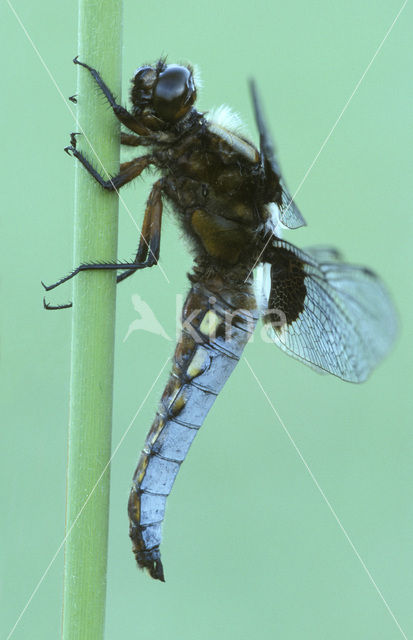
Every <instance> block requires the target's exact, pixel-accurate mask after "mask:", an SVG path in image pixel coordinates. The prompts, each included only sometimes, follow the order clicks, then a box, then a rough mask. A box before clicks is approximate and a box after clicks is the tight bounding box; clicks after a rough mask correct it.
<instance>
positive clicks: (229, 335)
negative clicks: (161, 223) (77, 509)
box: [128, 282, 258, 580]
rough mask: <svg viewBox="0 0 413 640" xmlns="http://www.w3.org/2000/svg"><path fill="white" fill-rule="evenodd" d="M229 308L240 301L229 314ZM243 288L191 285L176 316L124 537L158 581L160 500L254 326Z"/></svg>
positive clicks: (254, 313) (249, 292)
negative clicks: (178, 325)
mask: <svg viewBox="0 0 413 640" xmlns="http://www.w3.org/2000/svg"><path fill="white" fill-rule="evenodd" d="M235 302H237V303H239V302H242V304H243V308H242V309H237V308H236V306H235ZM257 317H258V316H257V309H256V303H255V297H254V295H253V293H252V290H251V287H250V284H249V283H247V284H246V285H244V291H241V292H240V291H239V290H238V291H237V293H236V294H234V293H233V292H230V289H229V288H228V289H225V290H224V291H220V294H218V293H217V292H215V291H214V292H213V291H211V290H209V289H207V288H206V287H205V285H203V284H202V283H200V282H198V283H196V284H194V285H193V287H192V288H191V290H190V292H189V294H188V297H187V300H186V302H185V305H184V310H183V318H182V320H183V328H182V333H181V336H180V339H179V342H178V345H177V347H176V350H175V354H174V359H173V368H172V373H171V375H170V377H169V380H168V383H167V385H166V388H165V390H164V393H163V395H162V399H161V402H160V405H159V408H158V412H157V414H156V417H155V420H154V422H153V424H152V427H151V429H150V431H149V433H148V436H147V438H146V443H145V447H144V449H143V451H142V454H141V457H140V460H139V463H138V466H137V468H136V471H135V474H134V477H133V484H132V489H131V493H130V498H129V506H128V512H129V518H130V533H129V535H130V537H131V539H132V542H133V551H134V553H135V556H136V560H137V563H138V565H139V566H140V567H141V568H146V569H147V570H148V571H149V573H150V575H151V576H152V577H153V578H156V579H158V580H164V574H163V567H162V562H161V559H160V551H159V546H160V543H161V526H162V521H163V519H164V515H165V505H166V499H167V497H168V495H169V493H170V491H171V489H172V485H173V483H174V480H175V477H176V475H177V473H178V471H179V467H180V465H181V463H182V462H183V460H184V459H185V457H186V454H187V452H188V450H189V447H190V446H191V444H192V441H193V440H194V438H195V436H196V434H197V432H198V430H199V428H200V427H201V426H202V424H203V422H204V420H205V417H206V415H207V413H208V411H209V410H210V408H211V406H212V404H213V403H214V400H215V398H216V396H217V395H218V393H219V392H220V390H221V389H222V387H223V386H224V384H225V382H226V380H227V379H228V377H229V376H230V374H231V373H232V371H233V370H234V368H235V366H236V364H237V362H238V360H239V358H240V356H241V353H242V351H243V350H244V347H245V345H246V344H247V342H248V340H249V338H250V336H251V334H252V332H253V331H254V328H255V325H256V322H257Z"/></svg>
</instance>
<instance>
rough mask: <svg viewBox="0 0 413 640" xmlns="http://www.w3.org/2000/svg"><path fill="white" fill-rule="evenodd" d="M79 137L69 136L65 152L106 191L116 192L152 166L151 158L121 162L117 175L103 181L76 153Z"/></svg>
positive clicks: (79, 152) (84, 159)
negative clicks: (81, 165) (68, 143)
mask: <svg viewBox="0 0 413 640" xmlns="http://www.w3.org/2000/svg"><path fill="white" fill-rule="evenodd" d="M77 135H80V134H79V133H71V134H70V145H69V146H67V147H65V151H66V153H67V154H68V155H70V153H73V155H74V156H75V158H77V159H78V160H79V162H81V163H82V164H83V166H84V167H85V169H86V170H87V171H88V172H89V173H90V175H91V176H93V178H95V180H96V181H97V182H99V184H100V185H101V186H102V187H103V188H104V189H107V190H108V191H117V190H118V189H120V188H121V187H123V186H124V185H125V184H127V183H128V182H130V181H131V180H133V179H134V178H137V177H138V176H140V174H141V173H142V171H144V169H147V167H149V165H150V164H154V159H153V157H152V156H150V155H147V156H139V157H138V158H134V159H133V160H130V162H122V164H121V165H120V169H119V173H118V174H117V175H116V176H113V177H112V178H110V179H109V180H105V178H103V177H102V176H101V175H100V173H99V172H98V171H97V170H96V169H95V167H94V166H93V165H92V164H91V163H90V162H89V160H88V159H87V158H86V156H84V155H83V153H82V152H81V151H78V150H77V148H76V136H77Z"/></svg>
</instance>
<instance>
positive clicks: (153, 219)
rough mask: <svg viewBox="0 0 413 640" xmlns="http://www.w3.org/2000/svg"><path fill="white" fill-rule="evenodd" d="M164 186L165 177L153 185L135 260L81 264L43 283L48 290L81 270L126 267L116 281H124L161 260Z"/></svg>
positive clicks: (63, 306)
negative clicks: (63, 274)
mask: <svg viewBox="0 0 413 640" xmlns="http://www.w3.org/2000/svg"><path fill="white" fill-rule="evenodd" d="M162 186H163V179H162V178H161V179H160V180H157V181H156V182H155V184H154V185H153V187H152V190H151V193H150V194H149V198H148V200H147V204H146V209H145V216H144V219H143V225H142V231H141V239H140V242H139V247H138V251H137V253H136V257H135V260H134V261H133V262H94V263H85V264H80V265H79V266H78V267H76V269H74V270H73V271H72V272H71V273H69V275H67V276H65V277H64V278H61V279H60V280H58V281H57V282H55V283H53V284H51V285H45V284H44V282H42V285H43V287H44V289H45V290H46V291H51V290H52V289H55V288H56V287H59V286H60V285H61V284H63V283H64V282H67V281H68V280H71V279H72V278H74V277H75V276H76V275H77V274H78V273H80V272H81V271H98V270H105V271H107V270H109V271H113V270H115V271H117V270H119V269H122V270H123V269H124V270H125V273H123V274H122V275H120V276H118V277H117V279H116V282H122V280H124V279H125V278H128V277H129V276H131V275H132V274H133V273H135V271H138V270H139V269H146V268H148V267H153V266H154V265H155V264H157V262H158V260H159V252H160V242H161V223H162ZM70 306H71V303H68V304H67V305H58V306H56V307H53V306H52V305H49V304H48V303H47V302H45V301H44V307H45V308H47V309H50V310H57V309H67V308H69V307H70Z"/></svg>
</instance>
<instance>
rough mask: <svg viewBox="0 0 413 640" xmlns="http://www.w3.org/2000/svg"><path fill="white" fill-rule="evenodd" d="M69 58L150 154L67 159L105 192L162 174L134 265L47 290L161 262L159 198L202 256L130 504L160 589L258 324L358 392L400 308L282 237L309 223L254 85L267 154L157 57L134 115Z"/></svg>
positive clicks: (334, 258) (181, 72) (360, 270)
mask: <svg viewBox="0 0 413 640" xmlns="http://www.w3.org/2000/svg"><path fill="white" fill-rule="evenodd" d="M74 62H75V64H78V65H81V66H82V67H83V68H84V69H85V72H88V73H90V74H91V75H92V77H93V78H94V80H95V82H96V83H97V86H98V87H99V89H100V91H101V92H102V93H103V95H104V96H105V98H106V100H107V101H108V103H109V105H110V107H111V108H112V109H113V112H114V114H115V116H116V117H117V118H118V120H119V121H120V123H121V124H122V125H123V127H124V129H125V130H124V131H122V133H121V144H122V145H126V146H129V147H143V148H144V149H143V153H141V155H138V156H137V157H135V158H134V159H132V160H131V161H128V162H124V163H122V164H121V165H120V170H119V173H118V174H117V175H114V176H112V177H111V178H109V179H106V178H105V177H103V176H102V175H101V174H100V173H99V172H98V171H97V170H96V168H95V167H94V166H93V164H92V163H91V162H90V161H89V159H88V158H87V157H86V155H85V154H84V153H82V152H81V151H79V150H78V149H77V148H76V134H72V135H71V140H70V145H69V146H68V147H66V149H65V151H66V152H67V153H69V154H71V155H73V156H74V157H75V158H76V159H77V160H78V161H79V162H81V164H82V165H83V166H84V168H85V169H86V171H88V173H89V174H90V175H91V176H92V178H94V179H95V180H96V181H97V182H98V183H99V184H100V185H101V187H102V188H103V189H105V190H106V191H108V192H113V191H117V190H119V189H120V188H122V187H123V186H125V185H126V184H128V183H129V182H131V181H132V180H134V179H135V178H137V177H138V176H140V175H141V174H142V172H144V171H145V170H146V169H148V168H154V169H156V170H157V172H158V174H159V178H158V179H157V180H156V181H155V182H154V184H153V186H152V188H151V191H150V194H149V197H148V199H147V204H146V209H145V214H144V217H143V224H142V231H141V236H140V241H139V245H138V250H137V253H136V257H135V259H134V261H133V262H126V263H120V262H119V263H118V262H115V263H104V262H101V261H97V262H96V263H88V264H81V265H79V266H78V267H77V268H76V269H74V271H72V272H71V273H70V274H69V275H68V276H66V277H65V278H62V279H61V280H59V281H58V282H56V283H54V284H52V285H50V286H46V285H43V286H44V287H45V289H46V290H47V291H50V290H51V289H54V288H55V287H57V286H59V285H60V284H62V283H63V282H66V281H67V280H69V279H71V278H72V277H74V276H75V275H76V274H78V273H79V272H81V271H85V270H93V269H113V270H116V271H121V273H119V274H118V275H117V282H120V281H122V280H124V279H125V278H127V277H129V276H131V275H132V274H133V273H135V272H136V271H137V270H139V269H145V268H149V267H152V266H154V265H156V264H157V263H158V261H159V255H160V238H161V227H162V211H163V203H164V202H166V203H168V204H169V205H170V206H171V208H172V210H173V211H174V213H175V217H176V220H177V222H178V224H179V225H180V227H181V229H182V230H183V233H184V235H185V237H186V238H187V240H188V241H189V245H190V250H191V251H192V253H193V256H194V266H193V270H192V272H191V274H189V281H190V290H189V293H188V295H187V297H186V301H185V303H184V306H183V310H182V329H181V335H180V337H179V340H178V342H177V346H176V349H175V352H174V355H173V363H172V370H171V373H170V375H169V378H168V381H167V384H166V387H165V390H164V392H163V395H162V397H161V400H160V403H159V406H158V409H157V412H156V415H155V419H154V421H153V424H152V426H151V428H150V430H149V433H148V435H147V437H146V440H145V444H144V447H143V450H142V452H141V455H140V458H139V462H138V466H137V468H136V470H135V473H134V475H133V480H132V488H131V491H130V497H129V502H128V514H129V521H130V529H129V535H130V538H131V541H132V548H133V553H134V554H135V558H136V561H137V564H138V566H139V567H140V568H142V569H145V570H147V572H148V573H149V575H150V576H151V577H152V578H154V579H157V580H161V581H164V579H165V578H164V568H163V563H162V560H161V553H160V544H161V539H162V531H161V529H162V523H163V520H164V515H165V506H166V501H167V498H168V495H169V494H170V492H171V489H172V485H173V483H174V480H175V478H176V475H177V473H178V471H179V468H180V466H181V464H182V462H183V461H184V459H185V457H186V455H187V453H188V451H189V448H190V446H191V444H192V442H193V440H194V438H195V436H196V434H197V433H198V431H199V429H200V427H201V426H202V424H203V422H204V420H205V418H206V416H207V413H208V411H209V410H210V408H211V406H212V405H213V403H214V401H215V399H216V397H217V395H218V394H219V393H220V391H221V389H222V388H223V386H224V384H225V382H226V381H227V379H228V378H229V376H230V375H231V373H232V371H233V370H234V368H235V367H236V365H237V363H238V361H239V360H240V358H241V356H242V352H243V350H244V348H245V346H246V344H247V343H248V341H249V339H250V337H251V336H252V334H253V332H254V330H255V327H256V325H257V322H258V320H259V319H262V321H263V322H264V324H265V327H266V328H267V330H268V333H269V335H270V336H271V338H272V340H273V341H274V342H275V344H276V345H277V346H278V347H280V349H282V350H283V351H284V352H285V353H287V354H288V355H290V356H292V357H293V358H296V359H297V360H299V361H301V362H303V363H304V364H306V365H308V366H309V367H311V368H313V369H314V370H316V371H317V372H319V373H330V374H333V375H334V376H337V377H338V378H341V379H342V380H345V381H348V382H353V383H360V382H363V381H364V380H366V378H367V377H368V376H369V375H370V373H371V372H372V371H373V369H374V368H375V367H376V366H377V365H378V363H379V362H380V361H381V360H382V358H383V357H384V356H385V355H386V354H387V353H388V351H389V350H390V347H391V345H392V343H393V342H394V339H395V336H396V331H397V321H396V312H395V309H394V306H393V303H392V301H391V298H390V296H389V294H388V292H387V290H386V288H385V286H384V285H383V283H382V282H381V280H380V279H379V278H378V276H377V275H376V274H375V273H374V272H373V271H371V270H370V269H368V268H366V267H364V266H359V265H354V264H350V263H347V262H345V261H344V259H343V257H342V256H341V254H340V252H339V251H337V250H336V249H333V248H330V247H325V246H317V247H311V248H307V249H299V248H297V247H296V246H295V245H293V244H291V243H290V242H288V241H286V240H285V239H283V238H282V232H283V230H284V229H291V230H293V229H297V228H299V227H302V226H303V225H305V224H306V223H305V220H304V218H303V216H302V214H301V212H300V210H299V209H298V207H297V205H296V204H295V202H294V201H293V198H292V197H291V195H290V193H289V191H288V189H287V187H286V184H285V182H284V180H283V177H282V175H281V170H280V165H279V161H278V158H277V155H276V152H275V147H274V144H273V142H272V139H271V136H270V133H269V129H268V126H267V125H266V121H265V118H264V115H263V109H262V105H261V101H260V98H259V95H258V90H257V87H256V84H255V82H254V81H253V80H251V81H250V84H249V89H250V94H251V98H252V104H253V109H254V115H255V121H256V125H257V129H258V133H259V147H257V146H255V145H254V144H253V143H252V142H251V141H250V140H249V139H247V138H246V137H245V136H244V135H243V134H242V132H240V131H239V128H238V126H237V123H236V122H235V120H234V117H233V115H232V114H231V112H230V110H229V109H227V108H225V107H224V108H221V109H218V110H216V111H213V112H209V113H208V112H206V113H205V112H201V111H198V110H197V109H196V108H195V106H194V105H195V101H196V96H197V89H196V78H195V72H194V69H193V68H192V67H191V66H190V65H177V64H167V62H166V59H160V60H159V61H157V62H156V63H155V64H154V65H144V66H141V67H139V68H138V69H137V70H136V72H135V73H134V76H133V78H132V84H131V91H130V101H131V108H130V110H129V111H128V110H127V109H126V108H124V107H123V106H121V105H120V104H118V103H117V101H116V98H115V97H114V95H113V94H112V92H111V91H110V89H109V87H108V86H107V85H106V84H105V82H104V80H103V79H102V77H101V75H100V73H99V72H98V71H97V70H96V69H94V68H93V67H91V66H89V65H88V64H86V63H85V62H81V61H80V60H79V59H78V58H77V57H76V58H75V59H74ZM45 306H46V307H47V308H53V307H51V305H48V304H46V303H45ZM64 306H69V305H61V307H64ZM61 307H54V308H61Z"/></svg>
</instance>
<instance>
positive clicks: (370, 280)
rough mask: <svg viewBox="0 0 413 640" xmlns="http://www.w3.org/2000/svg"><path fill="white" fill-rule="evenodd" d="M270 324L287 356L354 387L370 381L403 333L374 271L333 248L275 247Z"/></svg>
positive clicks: (280, 243) (281, 243)
mask: <svg viewBox="0 0 413 640" xmlns="http://www.w3.org/2000/svg"><path fill="white" fill-rule="evenodd" d="M268 255H270V256H271V284H270V292H269V298H268V309H267V312H266V313H265V314H264V322H265V323H266V325H267V328H268V331H269V334H270V336H271V338H272V339H273V341H274V342H275V343H276V344H277V345H278V346H279V347H280V348H281V349H282V350H283V351H285V352H286V353H288V354H289V355H291V356H293V357H294V358H297V359H298V360H300V361H302V362H304V363H305V364H307V365H309V366H311V367H312V368H314V369H316V370H319V371H320V372H328V373H332V374H334V375H335V376H337V377H339V378H342V379H343V380H347V381H349V382H362V381H363V380H365V379H366V378H367V377H368V376H369V374H370V373H371V372H372V370H373V369H374V368H375V367H376V365H377V364H378V363H379V362H380V360H381V359H382V358H383V357H384V356H385V355H386V354H387V352H388V351H389V349H390V347H391V345H392V343H393V342H394V339H395V336H396V333H397V319H396V313H395V310H394V306H393V303H392V302H391V299H390V297H389V295H388V293H387V291H386V289H385V287H384V285H383V284H382V283H381V281H380V280H379V278H378V277H377V276H376V275H375V274H374V273H373V272H372V271H370V270H369V269H366V268H365V267H361V266H356V265H352V264H348V263H345V262H342V261H341V260H340V254H339V253H338V252H337V251H335V250H333V249H329V248H325V247H314V248H313V249H308V250H307V251H306V252H304V251H300V250H299V249H297V248H296V247H294V246H293V245H291V244H290V243H288V242H285V241H283V240H275V241H274V242H273V245H272V248H271V251H270V254H268Z"/></svg>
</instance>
